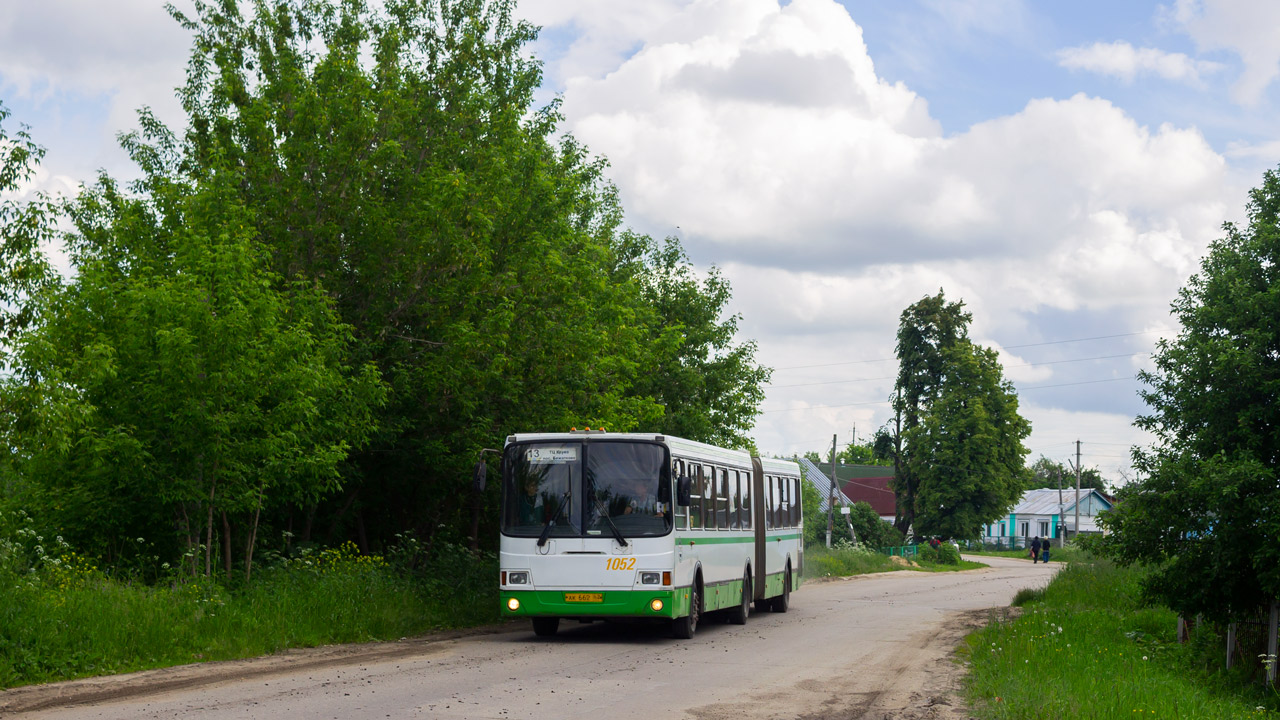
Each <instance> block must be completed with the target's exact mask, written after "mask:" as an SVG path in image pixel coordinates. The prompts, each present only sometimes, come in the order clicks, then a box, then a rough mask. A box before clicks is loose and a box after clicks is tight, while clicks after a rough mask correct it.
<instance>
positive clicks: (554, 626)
mask: <svg viewBox="0 0 1280 720" xmlns="http://www.w3.org/2000/svg"><path fill="white" fill-rule="evenodd" d="M559 629H560V618H556V617H536V618H534V619H533V634H534V635H537V636H539V637H551V636H552V635H555V634H556V630H559Z"/></svg>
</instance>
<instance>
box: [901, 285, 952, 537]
mask: <svg viewBox="0 0 1280 720" xmlns="http://www.w3.org/2000/svg"><path fill="white" fill-rule="evenodd" d="M972 319H973V316H972V315H971V314H970V313H967V312H965V311H964V303H963V302H955V303H949V302H947V300H946V298H945V297H944V294H943V292H942V290H939V291H938V294H937V295H933V296H926V297H924V298H922V299H920V300H919V301H917V302H915V303H913V304H912V305H911V306H909V307H908V308H907V309H906V310H903V311H902V316H901V318H900V319H899V322H898V342H897V346H896V352H897V356H898V379H897V381H896V382H895V384H894V390H893V396H892V398H891V399H890V400H891V402H892V403H893V410H894V421H893V422H894V426H893V428H892V430H891V435H892V437H893V441H894V442H893V463H894V464H893V467H894V480H893V489H894V493H895V495H896V496H897V501H898V513H897V515H898V516H897V518H896V519H895V520H894V527H896V528H897V529H898V531H899V532H901V533H903V534H904V535H905V534H906V533H907V532H908V530H910V529H911V528H912V523H913V522H914V521H915V513H916V496H917V494H918V493H919V487H920V482H921V478H920V477H919V476H918V475H917V474H916V472H915V468H917V467H919V466H920V463H919V462H915V463H913V462H911V458H910V457H909V455H910V453H911V452H912V451H911V448H910V447H909V446H907V445H906V444H905V442H904V441H905V438H906V437H907V435H908V434H909V433H911V432H912V430H913V429H914V428H915V427H916V426H917V425H919V424H920V422H921V419H922V416H923V415H924V414H925V413H926V412H927V411H928V409H929V406H930V405H931V404H932V403H933V401H934V400H935V399H936V398H937V397H938V396H939V394H940V393H941V392H942V383H943V380H944V378H945V375H946V372H947V360H946V354H947V351H948V350H949V349H950V348H951V347H952V346H954V345H955V344H956V343H957V342H959V341H961V340H964V339H966V338H967V337H968V333H969V322H970V321H971V320H972ZM881 446H883V443H881ZM916 530H917V531H919V528H916Z"/></svg>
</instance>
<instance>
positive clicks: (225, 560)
mask: <svg viewBox="0 0 1280 720" xmlns="http://www.w3.org/2000/svg"><path fill="white" fill-rule="evenodd" d="M222 564H223V566H224V570H226V573H227V579H228V580H230V579H231V523H230V522H229V521H228V520H227V511H226V510H223V511H222Z"/></svg>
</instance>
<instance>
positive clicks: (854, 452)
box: [836, 442, 893, 466]
mask: <svg viewBox="0 0 1280 720" xmlns="http://www.w3.org/2000/svg"><path fill="white" fill-rule="evenodd" d="M881 452H883V450H882V451H881ZM836 459H837V460H839V461H840V462H842V463H845V464H847V465H885V466H890V465H893V460H892V453H888V454H880V453H878V452H877V448H876V446H875V443H874V442H865V443H861V444H855V443H850V444H848V445H845V446H844V449H843V450H841V451H840V452H838V453H836Z"/></svg>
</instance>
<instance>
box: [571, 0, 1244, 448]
mask: <svg viewBox="0 0 1280 720" xmlns="http://www.w3.org/2000/svg"><path fill="white" fill-rule="evenodd" d="M638 7H643V3H639V2H636V3H622V7H621V8H620V9H619V12H622V13H624V14H626V13H632V12H635V11H636V8H638ZM655 12H659V11H655ZM661 12H667V13H670V14H669V15H667V16H666V17H665V18H664V19H665V20H666V22H662V23H660V22H656V21H655V20H654V19H652V18H650V19H649V20H640V19H638V20H635V21H634V22H633V23H632V25H631V26H632V27H634V28H642V29H643V32H641V33H640V34H639V35H637V36H636V38H635V41H634V47H633V48H632V50H631V51H630V52H628V53H626V54H619V55H617V56H615V60H616V64H614V65H611V66H610V65H608V64H607V63H604V64H600V65H596V64H593V63H591V62H585V61H583V60H582V59H581V58H578V59H576V60H573V62H574V63H575V65H574V67H578V68H586V67H596V69H595V70H592V71H589V72H588V71H581V72H566V71H565V70H564V68H565V67H566V66H564V65H558V64H557V65H556V66H555V67H552V68H551V71H552V72H553V73H561V74H562V76H563V79H564V106H563V107H564V112H565V116H566V126H567V129H568V130H569V131H570V132H572V133H573V134H574V135H575V136H576V137H577V138H579V139H580V140H583V141H584V142H585V143H586V144H587V145H588V147H590V148H591V150H593V151H594V152H598V153H601V154H603V155H605V156H606V157H608V158H609V160H610V163H611V166H612V170H611V176H612V178H613V179H614V181H615V182H616V183H617V184H618V186H619V188H620V190H621V192H622V197H623V198H624V201H625V203H626V206H627V209H628V214H629V220H630V222H631V223H632V224H633V225H634V226H636V227H637V228H638V229H640V230H642V231H646V232H651V233H655V234H659V235H666V234H679V235H680V236H681V238H682V240H683V241H684V242H685V245H686V247H688V248H690V249H691V251H693V252H694V254H695V255H696V256H697V257H699V258H702V259H703V260H704V261H710V262H714V263H716V264H718V265H720V266H721V267H723V268H724V269H725V273H726V276H727V277H728V278H729V279H730V281H731V282H732V283H733V286H734V290H735V298H734V308H733V309H734V311H735V312H740V313H742V314H743V318H744V320H743V327H742V329H743V333H744V335H745V336H747V337H752V338H755V339H757V340H758V341H759V342H760V348H761V353H760V354H761V358H760V359H761V360H762V361H763V362H765V363H766V364H768V365H771V366H774V367H779V368H796V369H790V370H785V371H780V372H779V373H778V374H777V375H775V377H774V381H773V385H774V386H775V388H771V389H770V391H769V400H768V401H767V403H766V406H765V409H766V410H767V411H768V412H766V413H765V415H764V416H762V417H761V419H760V421H759V423H758V425H757V429H756V432H757V439H758V440H759V441H760V443H761V446H762V448H765V449H773V446H772V445H773V444H777V445H778V446H779V447H778V448H777V449H778V450H779V451H785V450H787V448H782V447H781V445H784V444H788V443H791V442H792V440H791V439H792V438H795V437H800V438H802V439H804V440H805V441H808V440H812V439H814V438H820V437H821V436H822V434H823V430H822V428H826V429H827V430H826V432H827V433H828V434H827V437H828V439H829V437H830V435H829V432H830V428H832V427H841V428H847V427H848V426H850V425H852V424H854V423H856V424H857V425H858V427H860V428H864V429H866V430H867V431H868V432H869V431H870V430H871V429H873V428H874V427H878V426H879V425H880V424H881V423H883V422H884V421H885V420H886V419H887V417H888V406H887V404H886V403H885V400H886V399H887V398H888V395H889V392H890V391H891V389H892V386H893V380H892V378H891V377H887V376H892V375H893V374H894V373H895V372H896V369H895V366H894V364H893V363H892V362H889V363H888V364H887V365H885V364H884V363H883V362H882V361H884V360H885V359H886V358H892V355H893V347H894V333H895V332H896V329H897V323H898V315H899V313H900V312H901V311H902V309H903V308H905V307H906V306H907V305H909V304H910V303H912V302H915V301H916V300H919V299H920V298H921V297H923V296H925V295H931V294H934V293H936V292H937V291H938V289H939V288H943V289H944V290H945V292H946V294H947V297H948V298H949V299H963V300H964V301H965V303H966V306H967V309H969V310H970V311H972V312H973V314H974V324H973V328H972V334H973V335H974V337H982V338H1001V337H1011V336H1015V335H1014V333H1018V334H1021V333H1024V332H1027V331H1028V330H1029V329H1034V330H1035V331H1036V334H1037V335H1038V336H1040V337H1045V336H1048V337H1054V336H1057V337H1062V333H1063V330H1061V329H1059V328H1052V327H1036V326H1037V324H1038V323H1041V322H1042V321H1041V320H1040V319H1039V314H1049V315H1052V314H1054V313H1057V315H1055V317H1060V316H1062V314H1064V313H1066V314H1070V313H1077V314H1080V315H1081V316H1082V317H1090V318H1097V317H1105V318H1107V320H1108V322H1111V323H1114V324H1115V325H1116V326H1117V327H1121V328H1124V329H1128V328H1131V327H1143V326H1146V325H1147V324H1148V322H1149V319H1150V318H1152V317H1166V316H1167V313H1168V303H1169V301H1170V300H1171V299H1172V298H1173V297H1174V295H1175V294H1176V291H1177V289H1178V287H1179V286H1180V285H1181V284H1182V283H1183V282H1184V281H1185V279H1186V278H1187V276H1188V275H1189V274H1190V273H1191V272H1193V271H1194V270H1195V268H1196V266H1197V261H1198V259H1199V257H1200V255H1201V254H1202V252H1203V250H1204V248H1205V246H1206V245H1207V244H1208V242H1209V241H1210V240H1211V239H1212V238H1213V237H1215V236H1216V233H1217V229H1218V227H1219V225H1220V223H1221V222H1222V220H1223V219H1224V218H1225V217H1227V215H1228V209H1229V207H1231V206H1232V205H1233V202H1234V201H1237V200H1238V198H1239V197H1240V195H1239V194H1238V192H1236V191H1234V190H1233V188H1231V187H1230V185H1231V183H1230V182H1229V180H1230V178H1229V173H1228V169H1227V166H1226V163H1225V160H1224V159H1223V158H1222V156H1220V155H1219V154H1217V153H1216V152H1214V150H1213V149H1212V148H1211V147H1210V146H1209V144H1208V143H1207V142H1206V141H1205V139H1204V137H1203V136H1202V135H1201V134H1200V133H1199V132H1198V131H1197V130H1195V129H1192V128H1179V127H1174V126H1171V125H1162V126H1159V127H1155V128H1151V127H1147V126H1143V125H1140V124H1139V123H1137V122H1136V121H1135V120H1134V119H1133V118H1132V117H1131V116H1130V115H1128V114H1127V113H1126V112H1125V111H1124V110H1123V109H1121V108H1119V107H1117V106H1116V105H1114V104H1113V103H1111V102H1109V101H1107V100H1103V99H1099V98H1092V97H1087V96H1084V95H1077V96H1074V97H1070V98H1065V99H1050V98H1045V99H1036V100H1031V101H1029V102H1028V103H1027V104H1026V105H1025V106H1024V107H1023V108H1022V109H1021V110H1019V111H1017V112H1015V113H1013V114H1010V115H1005V116H1001V117H995V118H992V119H990V120H987V121H985V122H980V123H977V124H975V125H973V126H972V127H970V128H969V129H967V130H965V131H964V132H960V133H957V134H953V135H944V134H943V132H942V131H941V129H940V127H939V124H938V123H937V122H936V121H935V120H934V119H933V118H932V117H931V115H930V113H929V107H928V104H927V102H926V101H925V99H924V98H922V97H920V96H919V95H918V94H917V93H915V92H914V91H912V90H911V89H910V88H908V87H906V86H905V85H903V84H901V83H890V82H887V81H885V80H883V79H882V78H880V77H879V76H878V75H877V74H876V71H875V67H874V64H873V63H872V60H871V58H870V56H869V55H868V51H867V48H866V45H865V43H864V41H863V37H862V29H861V28H860V27H859V26H858V25H857V24H856V23H855V22H854V21H853V19H852V18H851V17H850V16H849V14H848V12H847V11H846V10H845V9H844V8H843V7H842V6H841V5H839V4H837V3H836V2H834V1H833V0H792V2H790V3H787V4H785V5H780V4H779V3H778V2H777V1H776V0H737V1H736V2H735V1H734V0H705V1H696V2H691V3H686V4H683V5H680V6H678V7H676V8H674V9H673V8H671V7H669V6H668V7H664V9H663V10H662V11H661ZM574 22H579V20H575V21H574ZM570 55H572V53H570ZM566 57H568V56H566ZM597 59H598V57H597ZM566 62H567V61H566ZM1156 66H1157V67H1159V64H1158V63H1157V64H1156ZM1194 67H1195V69H1196V72H1199V73H1203V72H1207V70H1206V66H1200V65H1197V66H1194ZM1135 72H1136V71H1135ZM1164 72H1172V71H1170V70H1164ZM677 227H678V228H679V230H676V228H677ZM1083 334H1099V333H1097V332H1092V331H1085V332H1084V333H1083ZM1002 357H1003V359H1004V360H1005V362H1006V364H1007V366H1010V365H1019V364H1021V365H1025V364H1027V363H1031V362H1034V361H1035V360H1036V358H1035V357H1033V356H1031V355H1028V356H1014V355H1011V354H1009V353H1007V352H1005V353H1003V354H1002ZM1019 360H1022V362H1021V363H1019V362H1018V361H1019ZM877 362H881V364H880V365H876V363H877ZM1119 362H1121V363H1123V362H1124V361H1119ZM834 363H842V364H840V365H834ZM805 365H823V366H824V367H821V368H809V369H805V368H797V366H805ZM886 367H887V368H888V371H887V372H886ZM1118 372H1119V374H1121V375H1131V374H1132V370H1131V369H1129V368H1122V369H1121V370H1120V371H1118ZM1007 374H1008V376H1009V377H1010V378H1012V379H1014V380H1015V381H1017V382H1037V381H1041V380H1042V379H1043V380H1044V381H1047V382H1053V381H1056V380H1058V379H1059V377H1060V376H1063V377H1064V378H1065V379H1066V380H1068V381H1069V380H1071V379H1072V377H1077V378H1078V377H1079V376H1070V377H1067V375H1068V373H1067V369H1066V368H1058V367H1056V366H1055V367H1053V368H1052V369H1048V368H1046V367H1022V368H1017V369H1015V368H1009V371H1008V373H1007ZM784 386H786V387H784ZM1089 391H1091V388H1089V387H1088V386H1084V387H1083V389H1082V390H1081V393H1085V392H1089ZM1098 392H1110V393H1111V394H1113V395H1114V394H1115V390H1114V388H1110V389H1106V390H1099V391H1098ZM814 406H820V407H818V408H817V409H813V408H814ZM795 408H811V409H808V410H804V411H802V412H796V411H794V409H795ZM1040 417H1041V418H1042V422H1043V423H1044V425H1045V427H1044V428H1043V429H1042V428H1040V427H1037V433H1040V432H1042V431H1043V432H1051V431H1054V427H1056V426H1057V425H1058V424H1059V423H1061V422H1064V418H1065V417H1066V415H1064V414H1063V413H1062V412H1058V413H1054V412H1044V413H1041V415H1040ZM1108 417H1109V419H1108V422H1109V423H1111V424H1114V422H1113V421H1115V419H1116V418H1115V417H1110V416H1108ZM1126 423H1127V420H1126ZM1059 429H1060V428H1059ZM1064 432H1065V431H1064ZM817 445H818V443H813V446H817ZM799 449H806V448H799Z"/></svg>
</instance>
